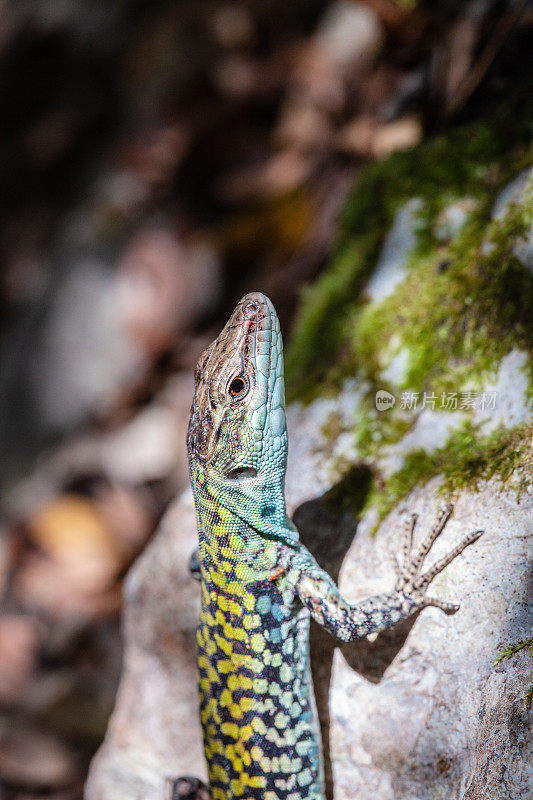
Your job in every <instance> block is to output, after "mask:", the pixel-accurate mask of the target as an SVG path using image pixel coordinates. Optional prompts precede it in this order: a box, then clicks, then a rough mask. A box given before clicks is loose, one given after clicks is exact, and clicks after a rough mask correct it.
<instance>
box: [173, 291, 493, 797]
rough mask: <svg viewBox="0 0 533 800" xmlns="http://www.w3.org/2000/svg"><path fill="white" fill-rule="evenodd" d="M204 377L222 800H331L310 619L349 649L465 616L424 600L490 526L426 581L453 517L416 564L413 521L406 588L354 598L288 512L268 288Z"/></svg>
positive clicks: (222, 340)
mask: <svg viewBox="0 0 533 800" xmlns="http://www.w3.org/2000/svg"><path fill="white" fill-rule="evenodd" d="M195 381H196V386H195V395H194V401H193V405H192V409H191V415H190V422H189V431H188V437H187V445H188V454H189V466H190V478H191V483H192V488H193V493H194V500H195V505H196V514H197V523H198V534H199V577H200V583H201V594H202V598H201V618H200V624H199V627H198V637H197V638H198V680H199V689H200V715H201V723H202V730H203V737H204V745H205V755H206V759H207V765H208V774H209V783H210V796H211V797H212V800H233V798H244V800H324V790H323V777H322V765H321V761H322V759H321V743H320V734H319V727H318V722H317V717H316V713H315V704H314V695H313V688H312V684H311V676H310V669H309V620H310V617H311V616H312V617H313V618H314V619H315V620H316V621H317V622H319V623H320V625H322V626H324V628H326V630H328V631H329V632H330V633H331V634H332V635H333V636H335V637H336V638H337V639H340V640H342V641H345V642H346V641H350V640H353V639H357V638H361V637H364V636H367V635H368V634H372V633H376V632H379V631H383V630H386V629H387V628H390V627H391V626H392V625H395V624H396V623H397V622H399V621H400V620H405V619H406V618H408V617H409V616H411V615H412V614H414V613H415V612H417V611H419V610H420V609H422V608H424V607H426V606H437V607H438V608H441V609H442V610H443V611H445V612H446V613H448V614H453V613H455V612H456V611H457V610H458V608H459V606H457V605H455V604H453V603H446V602H442V601H440V600H437V599H434V598H431V597H428V596H427V595H426V594H425V591H426V589H427V587H428V585H429V583H430V582H431V581H432V580H433V578H434V577H435V576H436V575H438V573H439V572H441V570H443V569H444V567H445V566H446V565H447V564H449V563H450V562H451V561H452V560H453V559H454V558H455V557H456V556H457V555H458V554H459V553H461V552H462V551H463V550H464V549H465V547H467V546H468V545H469V544H472V543H473V542H475V541H476V539H477V538H478V537H479V536H480V535H481V533H482V531H476V532H474V533H472V534H470V535H469V536H467V537H466V538H464V539H463V540H462V541H461V542H460V543H459V544H458V545H457V546H456V547H455V548H454V549H453V550H452V551H451V552H450V553H449V554H448V555H447V556H446V557H445V558H443V559H441V560H440V561H438V562H437V563H436V564H435V565H434V566H433V567H431V568H430V569H429V570H428V571H427V572H425V573H423V572H421V567H422V563H423V561H424V559H425V557H426V555H427V553H428V551H429V549H430V547H431V545H432V544H433V542H434V541H435V539H436V538H437V536H438V535H439V533H440V532H441V531H442V529H443V528H444V526H445V524H446V521H447V519H448V517H449V515H450V513H451V508H450V507H449V506H446V507H445V508H443V509H442V510H441V512H440V514H439V517H438V519H437V522H436V524H435V527H434V528H433V530H432V531H431V533H430V534H429V535H428V537H427V538H426V539H425V541H424V542H423V544H422V545H421V547H420V549H419V550H418V552H417V553H416V555H414V556H412V555H411V544H412V534H413V528H414V524H415V518H414V517H412V518H411V521H410V524H409V525H408V526H407V529H406V533H405V534H404V542H403V554H402V555H403V558H402V562H401V566H400V567H399V570H398V580H397V582H396V586H395V588H394V590H393V591H392V592H391V593H390V594H382V595H378V596H376V597H369V598H367V599H365V600H360V601H357V602H356V603H353V604H352V603H349V602H347V601H346V600H344V599H343V598H342V597H341V595H340V594H339V590H338V589H337V586H336V585H335V583H334V582H333V580H332V579H331V578H330V576H329V575H328V574H327V573H326V572H324V570H322V569H321V568H320V567H319V566H318V564H317V563H316V561H315V559H314V558H313V556H312V555H311V553H310V552H309V551H308V550H307V549H306V548H305V547H304V546H303V545H302V544H301V543H300V541H299V538H298V531H297V530H296V528H295V526H294V525H293V523H292V522H291V521H290V520H289V519H288V517H287V514H286V510H285V498H284V480H285V468H286V460H287V431H286V425H285V407H284V378H283V352H282V342H281V335H280V330H279V323H278V319H277V316H276V312H275V311H274V308H273V306H272V304H271V302H270V301H269V300H268V298H267V297H265V296H264V295H263V294H260V293H258V292H257V293H253V294H249V295H247V296H246V297H244V298H243V299H242V300H241V301H240V303H239V304H238V305H237V307H236V309H235V311H234V312H233V314H232V315H231V318H230V319H229V321H228V323H227V325H226V326H225V328H224V330H223V331H222V333H221V334H220V336H219V337H218V338H217V339H216V340H215V341H214V342H213V343H212V344H211V346H210V347H209V348H208V349H207V350H206V351H205V352H204V353H203V355H202V356H201V358H200V360H199V362H198V365H197V368H196V373H195ZM193 784H194V785H193ZM194 786H196V789H194ZM198 787H199V784H198V782H197V781H192V782H191V780H190V779H180V780H178V781H176V782H175V784H174V794H173V797H182V796H184V795H185V794H186V792H193V793H194V791H197V795H198V796H203V797H205V796H208V790H207V789H206V788H205V787H204V789H200V788H198ZM202 792H204V794H203V795H202ZM189 796H192V795H189Z"/></svg>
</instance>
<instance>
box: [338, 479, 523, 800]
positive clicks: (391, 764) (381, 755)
mask: <svg viewBox="0 0 533 800" xmlns="http://www.w3.org/2000/svg"><path fill="white" fill-rule="evenodd" d="M437 485H438V480H434V481H431V482H430V483H429V484H428V485H427V486H425V487H424V488H421V489H417V490H416V491H415V492H414V493H413V494H412V495H411V497H410V498H409V500H408V501H407V505H408V506H409V508H410V509H413V510H415V511H417V512H419V513H420V520H419V525H418V537H419V539H420V537H421V536H422V535H423V534H424V531H427V529H428V527H429V526H430V525H431V523H432V519H433V517H434V513H435V505H436V498H435V490H436V488H437ZM497 492H498V487H497V486H496V485H494V484H492V483H489V484H487V485H486V486H485V487H484V488H483V489H482V490H481V491H480V492H479V493H474V494H472V493H470V492H462V493H461V494H460V495H459V497H458V499H457V501H456V504H455V509H454V515H453V517H452V519H451V520H450V522H449V523H448V526H447V528H446V530H445V532H444V534H443V535H442V536H441V538H440V539H439V541H438V542H437V543H436V545H435V548H434V550H435V554H434V557H435V558H437V557H439V556H442V555H443V554H444V552H445V550H446V549H448V548H450V546H451V545H452V543H453V542H455V541H457V539H459V538H460V537H461V536H462V535H464V534H465V533H468V532H469V531H470V530H473V529H476V528H479V527H483V528H485V530H486V533H485V535H484V536H483V537H482V538H481V539H480V540H479V541H478V542H477V543H476V544H475V545H474V546H473V547H471V548H469V549H468V550H466V551H465V552H464V553H463V555H461V556H460V557H459V558H457V559H456V560H455V561H454V562H453V564H451V565H450V566H449V567H448V568H447V569H446V570H445V572H444V573H443V574H442V575H441V576H439V578H437V579H436V580H435V582H434V584H433V587H432V590H431V593H432V594H433V595H435V596H439V597H442V598H443V599H454V600H458V601H460V603H461V609H460V611H459V612H458V613H457V614H456V615H455V616H453V617H446V616H445V615H444V614H442V613H439V611H438V610H436V609H431V610H430V609H426V610H425V611H424V612H423V613H422V614H421V615H420V616H419V618H418V619H417V621H416V622H415V624H414V626H413V628H412V630H411V632H410V633H409V636H408V638H407V640H406V642H405V644H404V646H403V647H402V649H401V651H400V652H399V654H398V655H397V657H396V658H395V659H394V660H393V661H392V663H390V665H389V666H388V667H387V669H386V670H385V672H384V674H383V677H382V678H381V679H380V680H379V681H378V682H377V683H372V682H371V681H369V680H368V679H367V678H365V677H363V676H362V675H361V674H360V673H358V672H357V671H356V670H354V669H352V667H351V666H349V661H350V651H349V649H348V648H345V649H344V653H345V655H347V657H348V661H347V660H346V659H345V658H344V657H343V655H341V653H340V651H337V652H336V653H335V658H334V662H333V674H332V683H331V695H330V704H331V717H332V722H331V758H332V762H333V773H334V776H335V800H353V798H354V797H357V798H358V799H359V798H360V800H367V798H368V799H370V798H373V797H376V796H377V797H379V798H380V800H399V798H401V799H402V800H407V799H409V800H414V798H416V799H417V800H425V798H428V800H429V798H431V800H440V798H442V799H443V800H444V798H446V800H452V799H454V800H455V798H461V800H467V798H468V800H473V798H485V800H499V799H500V798H502V800H503V798H506V799H507V800H518V799H519V798H524V800H525V798H527V797H530V796H531V794H530V792H531V791H532V790H533V774H532V773H531V771H529V773H528V765H529V769H530V768H531V764H532V757H533V743H532V739H531V735H530V730H529V714H528V710H527V708H526V703H525V692H526V689H527V686H528V683H529V681H530V680H531V660H530V658H529V655H528V653H527V652H525V651H524V652H523V653H521V654H519V655H518V656H516V658H515V659H513V660H512V661H510V662H509V661H503V662H501V663H500V664H499V665H498V666H497V667H494V659H495V657H496V655H497V653H498V650H499V649H500V648H501V647H502V645H509V644H510V643H513V642H516V641H519V640H521V639H525V638H527V637H528V635H529V632H528V631H529V625H530V620H529V621H528V596H529V589H528V562H529V563H530V560H531V555H532V536H533V514H532V511H533V498H532V497H528V498H527V500H523V501H522V502H521V503H520V504H517V502H516V498H515V497H513V496H512V495H511V494H502V495H500V494H497ZM495 498H496V499H495ZM399 524H400V516H399V512H398V510H395V511H394V512H393V513H392V514H390V515H389V517H388V518H387V519H386V520H385V522H384V523H383V525H382V526H381V527H380V528H379V530H378V533H377V535H376V536H375V538H370V537H369V536H368V533H367V531H366V530H365V527H366V526H365V525H364V524H362V525H361V526H360V527H359V529H358V532H357V535H356V537H355V540H354V542H353V545H352V547H351V549H350V550H349V552H348V555H347V557H346V559H345V561H344V565H343V569H342V574H341V589H342V591H343V593H344V595H345V596H346V597H348V598H352V597H355V596H357V595H362V594H373V593H375V592H379V591H382V590H383V589H384V588H385V587H387V586H390V585H391V583H392V581H393V579H394V570H393V563H392V556H393V553H394V551H395V549H396V548H397V542H398V525H399ZM432 555H433V554H432Z"/></svg>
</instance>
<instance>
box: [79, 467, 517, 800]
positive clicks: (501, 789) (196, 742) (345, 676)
mask: <svg viewBox="0 0 533 800" xmlns="http://www.w3.org/2000/svg"><path fill="white" fill-rule="evenodd" d="M291 469H294V470H296V465H294V466H293V467H292V468H291ZM300 474H301V472H300ZM293 478H294V475H293ZM437 486H438V479H436V480H433V481H431V482H430V483H429V484H428V485H427V486H425V487H423V488H420V489H417V490H416V491H415V492H414V493H413V494H412V496H411V497H410V498H409V500H408V501H407V503H405V504H402V507H405V506H408V507H409V508H410V509H414V510H416V511H418V512H419V513H420V524H419V526H418V531H417V536H418V538H420V537H421V536H422V535H423V534H424V532H426V531H427V528H428V526H429V525H431V523H432V521H433V519H434V515H435V508H436V505H437V498H436V489H437ZM306 507H307V508H308V511H307V516H308V517H311V518H312V519H315V520H316V519H320V521H321V527H322V530H321V531H319V534H321V536H322V545H320V543H318V544H317V542H316V541H315V544H314V547H313V549H314V550H315V551H316V552H317V555H318V557H320V550H321V547H322V548H324V549H325V550H326V551H328V552H330V551H331V542H332V541H336V542H337V543H338V541H339V537H340V539H342V538H343V536H344V534H345V533H346V530H347V528H348V529H351V531H352V534H353V531H354V530H355V520H354V519H351V521H350V519H348V518H346V515H344V516H343V517H342V519H341V520H340V521H339V522H338V525H337V527H336V524H337V523H335V522H334V521H333V522H332V521H331V519H330V518H328V517H324V512H323V511H320V507H319V505H316V503H315V504H313V503H308V504H306V505H305V506H303V507H302V509H305V508H306ZM532 511H533V497H532V496H528V497H527V498H523V499H522V501H521V503H520V504H518V503H517V501H516V498H515V497H513V495H512V494H502V495H500V494H498V487H497V486H496V485H495V484H493V483H490V484H487V485H486V486H485V487H484V488H483V489H482V490H481V491H480V492H479V493H476V494H472V493H470V492H462V493H461V494H460V495H459V497H458V498H457V501H456V505H455V513H454V517H453V518H452V520H451V521H450V522H449V524H448V528H447V530H446V531H445V533H444V534H443V536H442V537H441V538H442V541H441V540H439V541H438V542H437V544H436V546H435V553H434V554H432V557H433V555H434V557H435V558H437V557H439V556H441V555H443V553H444V552H445V550H447V549H449V548H450V546H451V545H452V542H455V541H456V540H457V539H458V538H459V537H460V536H461V535H463V534H464V533H467V532H469V531H470V530H472V529H475V528H479V527H480V526H483V527H484V528H485V529H486V534H485V536H484V537H483V538H482V539H481V540H480V541H479V542H477V543H476V545H474V546H473V547H471V548H470V549H468V550H467V551H466V552H465V553H464V554H463V555H462V556H460V557H459V558H458V559H457V560H456V561H455V562H454V563H453V564H452V565H451V566H450V567H448V568H447V570H446V571H445V572H444V573H443V574H442V575H441V576H440V577H439V578H438V579H437V580H436V581H435V585H434V587H433V590H432V591H433V593H434V594H435V595H438V596H440V597H442V598H443V599H452V598H453V599H456V600H459V601H460V602H461V610H460V611H459V613H458V614H457V615H456V616H454V617H445V616H444V615H443V614H442V613H441V612H439V611H438V610H436V609H426V610H425V611H424V612H423V613H422V614H421V615H420V617H419V618H418V619H417V620H416V622H415V623H414V626H413V628H412V630H411V631H410V633H409V635H408V637H407V639H405V636H406V632H405V631H403V632H402V631H400V632H399V633H394V634H393V636H396V639H394V638H393V639H391V638H390V637H389V639H388V640H385V642H384V643H380V638H381V637H379V638H378V640H377V641H376V642H374V643H370V642H368V641H366V640H364V641H363V642H360V643H356V644H354V645H350V646H343V649H342V653H343V654H342V655H341V652H340V651H338V650H337V651H336V652H335V654H334V657H333V668H332V670H331V671H330V670H329V669H328V659H327V658H325V656H324V654H325V653H326V652H329V651H328V650H327V648H328V647H329V648H330V651H332V650H333V643H332V642H330V643H328V641H326V642H325V644H324V643H323V642H322V640H320V639H319V640H318V641H319V642H320V652H318V653H317V652H316V653H315V656H318V660H319V663H320V665H321V667H322V668H321V669H319V672H318V675H319V680H317V677H316V675H315V683H316V689H317V693H318V694H319V695H320V696H322V697H326V698H327V695H328V689H329V696H330V717H331V724H330V745H329V747H327V748H326V765H328V764H329V765H331V766H332V769H333V775H334V778H335V800H353V798H354V797H357V798H358V800H373V798H375V797H376V796H378V797H380V800H381V799H383V800H389V799H390V800H396V799H397V798H402V800H404V799H405V798H409V799H410V800H414V798H416V800H426V799H427V800H438V798H446V799H447V800H448V799H449V798H461V800H473V798H477V797H479V798H481V797H483V798H486V800H500V798H502V800H503V798H504V797H505V798H506V800H519V799H521V798H524V800H525V798H526V797H528V796H530V795H528V790H529V789H530V788H531V783H530V781H531V775H530V774H529V773H528V768H527V765H528V761H529V760H530V758H531V748H532V744H531V737H530V735H529V732H528V727H527V726H528V722H527V717H528V714H527V709H526V707H525V692H526V689H527V685H528V681H529V680H530V672H531V665H530V662H529V660H528V654H527V652H526V651H524V652H523V653H521V654H519V655H518V656H517V657H516V658H515V659H514V660H512V661H510V662H507V661H505V662H502V663H501V664H500V665H499V666H498V667H494V663H493V662H494V659H495V657H496V655H497V652H498V649H499V648H500V647H501V646H502V645H507V644H509V643H511V642H515V641H517V640H519V639H521V638H522V639H523V638H525V637H527V635H528V628H527V624H528V620H527V601H528V584H527V564H528V558H530V557H531V540H532V539H531V537H532V534H533V523H532V519H533V514H532ZM300 518H301V519H299V523H300V524H301V521H303V522H305V514H302V513H300ZM373 521H374V520H373V519H371V517H370V515H368V516H367V517H366V518H365V519H364V520H363V521H362V522H361V523H360V525H359V527H358V529H357V533H356V535H355V538H354V540H353V543H352V545H351V547H350V549H349V551H348V554H347V556H346V558H345V560H344V564H343V567H342V573H341V588H342V591H343V593H344V595H345V596H346V597H347V598H350V599H354V598H356V597H358V596H363V595H368V594H374V593H377V592H380V591H383V590H386V589H388V588H390V587H391V585H392V584H393V581H394V556H395V553H396V552H397V549H398V525H399V523H400V511H399V509H395V510H394V511H393V512H392V513H391V514H390V515H389V517H388V518H387V519H386V520H385V521H384V523H383V524H382V525H381V526H380V528H379V530H378V532H377V535H376V536H375V537H372V536H371V535H370V531H371V529H372V524H373ZM305 529H306V525H305V524H304V525H302V531H303V532H304V533H305ZM343 531H344V533H343ZM351 536H352V535H350V537H349V538H351ZM195 537H196V534H195V521H194V513H193V507H192V502H191V499H190V497H184V498H182V499H181V500H180V502H179V503H177V504H176V505H175V506H174V508H173V509H172V510H171V511H170V512H169V514H168V515H167V517H166V519H165V521H164V523H163V525H162V527H161V530H160V532H159V534H158V535H157V536H156V538H155V540H154V541H153V542H152V544H151V545H150V547H149V548H148V549H147V551H146V552H145V554H144V555H143V556H142V557H141V558H140V559H139V561H138V562H137V564H136V565H135V566H134V568H133V570H132V572H131V574H130V576H129V578H128V582H127V589H126V611H125V631H124V632H125V640H126V654H125V663H124V672H123V676H122V681H121V686H120V690H119V694H118V698H117V705H116V709H115V711H114V713H113V716H112V719H111V723H110V726H109V730H108V733H107V737H106V741H105V743H104V745H103V746H102V748H101V750H100V752H99V753H98V755H97V757H96V758H95V760H94V761H93V764H92V767H91V772H90V776H89V781H88V784H87V789H86V800H131V799H132V798H139V799H140V798H142V800H156V799H157V800H160V798H161V797H163V796H164V795H163V787H164V781H165V779H166V778H167V777H177V776H179V775H191V774H192V775H198V776H200V777H201V776H203V775H204V774H205V768H204V765H203V757H202V752H201V744H200V728H199V723H198V717H197V708H196V682H195V664H194V651H195V643H194V631H195V626H196V619H197V616H198V600H199V597H198V595H199V592H198V586H197V584H195V583H194V582H193V581H192V580H191V579H190V578H189V576H188V573H187V560H188V556H189V553H190V551H191V550H192V548H193V546H194V542H195ZM332 537H336V538H332ZM310 544H311V543H310ZM311 546H313V545H311ZM316 641H317V640H316V639H315V644H316ZM324 664H325V666H324ZM350 664H351V665H352V666H350ZM528 781H529V782H528Z"/></svg>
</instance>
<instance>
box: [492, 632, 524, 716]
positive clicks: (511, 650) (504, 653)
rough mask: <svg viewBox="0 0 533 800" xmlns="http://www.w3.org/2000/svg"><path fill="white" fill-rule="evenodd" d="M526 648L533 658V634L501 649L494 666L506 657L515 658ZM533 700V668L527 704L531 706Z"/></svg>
mask: <svg viewBox="0 0 533 800" xmlns="http://www.w3.org/2000/svg"><path fill="white" fill-rule="evenodd" d="M525 648H528V649H529V655H530V656H531V658H532V659H533V636H532V637H531V638H530V639H526V640H525V641H522V642H516V643H515V644H511V645H509V647H506V648H505V649H504V650H501V651H500V652H499V653H498V655H497V656H496V659H495V660H494V666H496V665H497V664H499V663H500V661H503V659H504V658H513V656H515V655H516V654H517V653H519V652H520V651H521V650H524V649H525ZM532 701H533V670H532V673H531V683H530V685H529V687H528V689H527V691H526V705H527V706H528V707H529V706H531V703H532Z"/></svg>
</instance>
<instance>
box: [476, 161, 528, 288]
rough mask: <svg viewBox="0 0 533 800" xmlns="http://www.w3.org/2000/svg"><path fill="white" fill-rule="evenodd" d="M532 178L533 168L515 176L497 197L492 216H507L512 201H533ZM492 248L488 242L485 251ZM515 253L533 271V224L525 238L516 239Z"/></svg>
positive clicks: (495, 217) (499, 217) (494, 217)
mask: <svg viewBox="0 0 533 800" xmlns="http://www.w3.org/2000/svg"><path fill="white" fill-rule="evenodd" d="M532 180H533V169H532V168H529V169H525V170H523V171H522V172H521V173H520V174H519V175H517V176H516V178H513V180H512V181H511V182H510V183H509V184H507V186H506V187H505V189H504V190H503V191H502V192H501V193H500V194H499V195H498V197H497V198H496V201H495V203H494V207H493V209H492V218H493V219H502V218H503V217H505V214H506V213H507V211H508V210H509V205H510V203H522V202H524V201H527V202H529V203H533V194H532ZM490 249H491V244H490V243H488V244H487V245H486V250H485V252H490ZM513 253H514V255H515V256H516V257H517V258H518V260H519V261H521V262H522V264H523V265H524V267H527V269H529V270H530V271H531V272H533V225H532V226H531V227H530V229H529V231H528V232H527V234H526V236H525V237H524V238H521V237H520V238H517V239H516V241H515V244H514V247H513Z"/></svg>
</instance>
